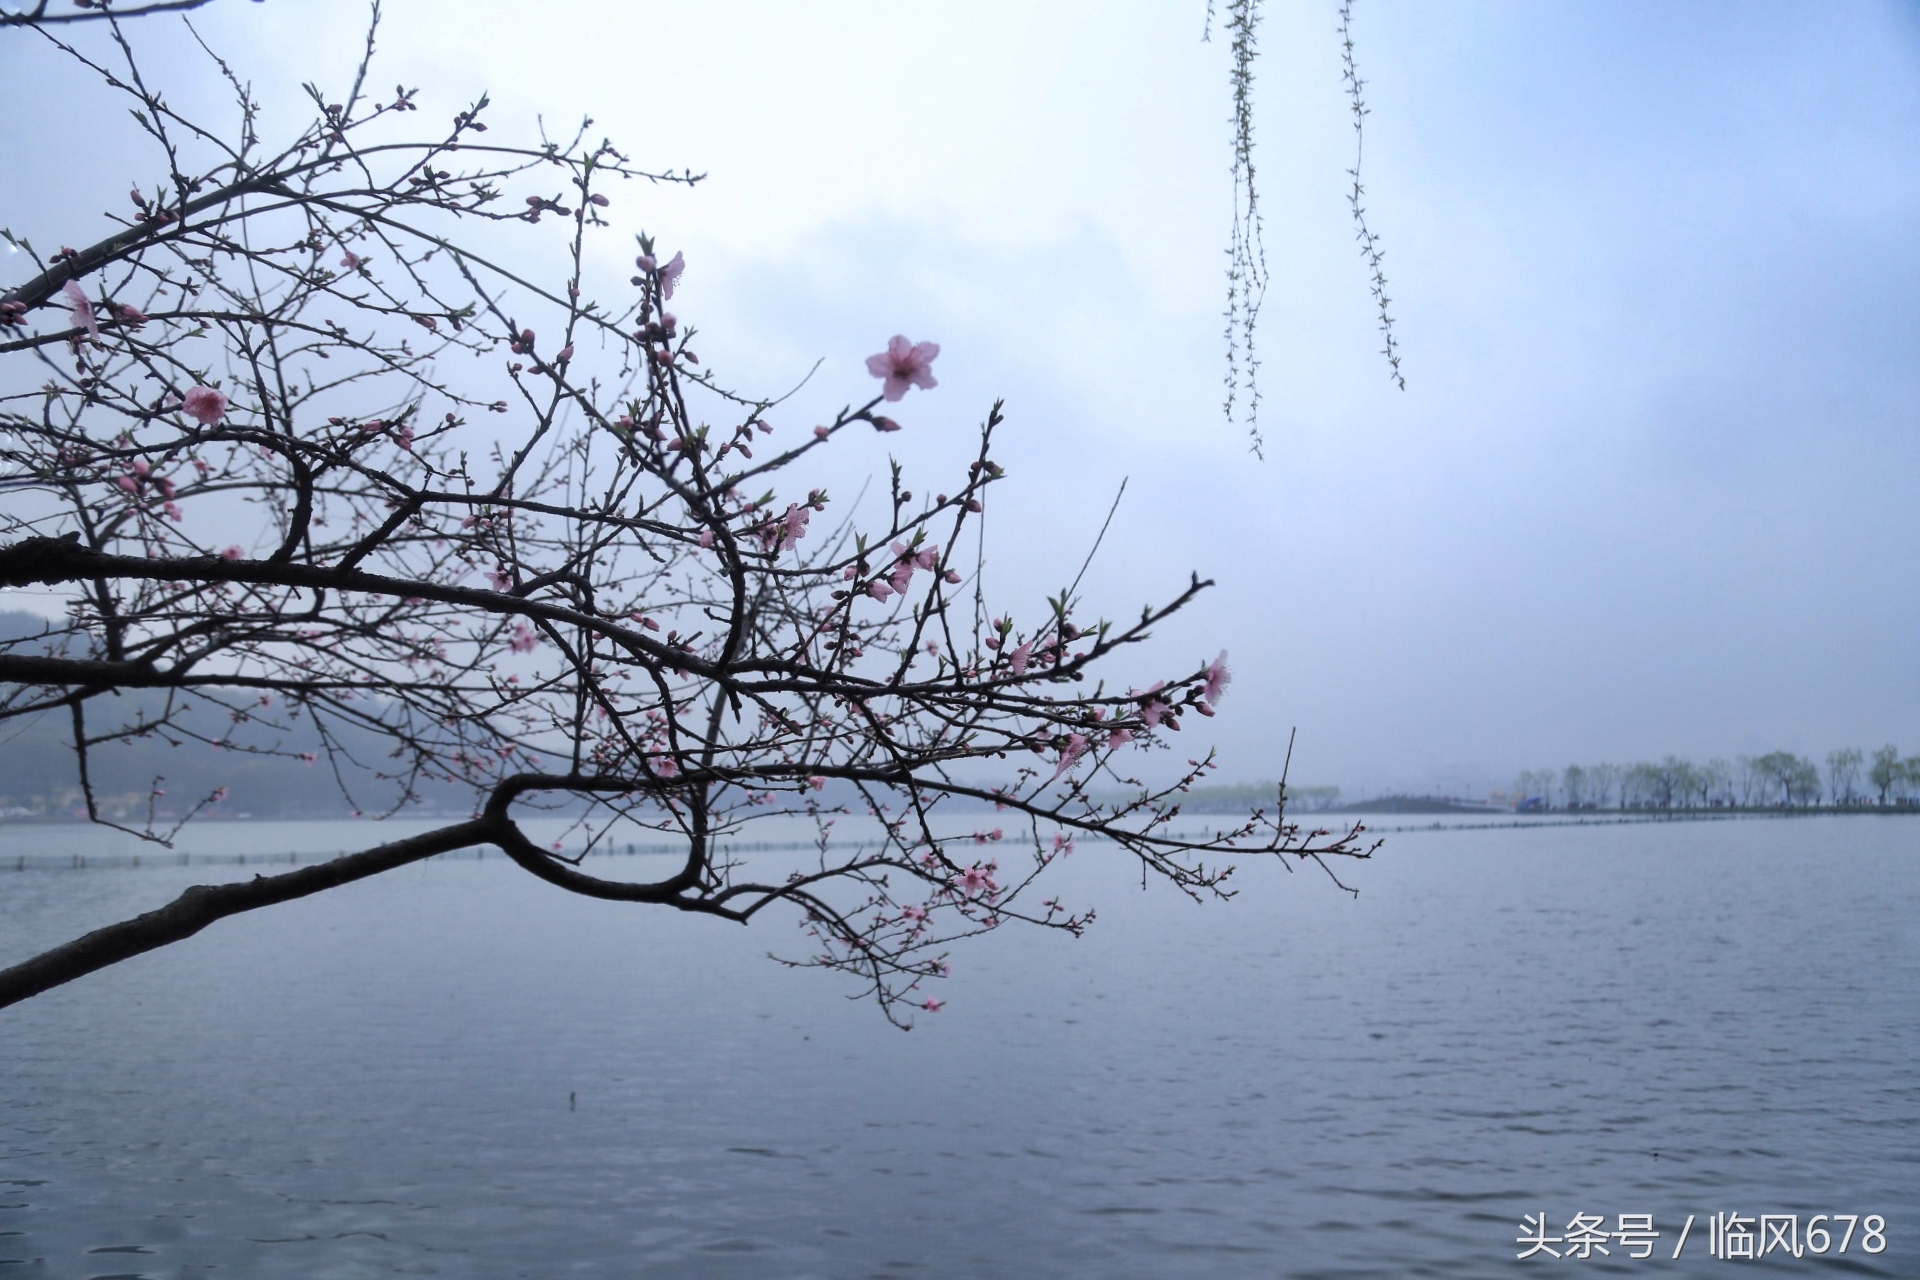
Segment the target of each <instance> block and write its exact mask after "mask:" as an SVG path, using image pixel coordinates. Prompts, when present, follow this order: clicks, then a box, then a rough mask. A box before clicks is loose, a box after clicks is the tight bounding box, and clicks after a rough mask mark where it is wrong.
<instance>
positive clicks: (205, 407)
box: [180, 386, 227, 427]
mask: <svg viewBox="0 0 1920 1280" xmlns="http://www.w3.org/2000/svg"><path fill="white" fill-rule="evenodd" d="M180 407H181V408H182V409H185V410H186V411H187V416H189V417H191V418H194V419H196V420H197V421H198V422H199V423H200V425H201V426H204V427H212V426H217V425H218V424H219V422H220V420H221V419H222V418H224V417H226V416H227V398H226V397H225V396H223V395H221V394H220V393H219V392H218V391H216V390H214V389H213V388H212V387H199V386H194V387H188V388H187V394H186V395H184V396H182V397H180Z"/></svg>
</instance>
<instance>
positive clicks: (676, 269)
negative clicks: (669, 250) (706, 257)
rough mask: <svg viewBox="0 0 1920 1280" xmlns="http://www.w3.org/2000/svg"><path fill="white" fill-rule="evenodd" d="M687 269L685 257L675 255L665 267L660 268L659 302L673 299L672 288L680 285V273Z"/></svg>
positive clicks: (678, 254)
mask: <svg viewBox="0 0 1920 1280" xmlns="http://www.w3.org/2000/svg"><path fill="white" fill-rule="evenodd" d="M686 269H687V259H686V255H684V254H681V253H675V254H674V255H673V257H672V258H671V259H669V260H668V262H667V265H666V266H664V267H662V268H660V300H661V301H662V302H665V301H666V300H667V299H669V298H671V297H673V289H674V286H675V285H677V284H679V283H680V273H681V272H683V271H685V270H686Z"/></svg>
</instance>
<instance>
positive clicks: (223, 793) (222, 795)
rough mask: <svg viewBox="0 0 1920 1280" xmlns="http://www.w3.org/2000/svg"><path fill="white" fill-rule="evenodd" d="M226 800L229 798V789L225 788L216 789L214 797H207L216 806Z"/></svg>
mask: <svg viewBox="0 0 1920 1280" xmlns="http://www.w3.org/2000/svg"><path fill="white" fill-rule="evenodd" d="M226 798H227V789H226V788H225V787H220V788H218V789H216V790H215V791H214V793H213V794H212V795H210V796H208V797H207V799H208V800H210V801H212V802H213V803H214V804H219V803H220V802H221V801H222V800H225V799H226Z"/></svg>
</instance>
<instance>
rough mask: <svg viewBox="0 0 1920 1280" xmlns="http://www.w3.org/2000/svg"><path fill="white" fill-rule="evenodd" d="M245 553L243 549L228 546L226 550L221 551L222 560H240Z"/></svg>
mask: <svg viewBox="0 0 1920 1280" xmlns="http://www.w3.org/2000/svg"><path fill="white" fill-rule="evenodd" d="M245 554H246V553H245V552H243V551H241V550H240V548H238V547H228V548H227V549H226V550H225V551H222V552H221V553H220V558H221V559H222V560H238V559H239V558H240V557H241V556H242V555H245Z"/></svg>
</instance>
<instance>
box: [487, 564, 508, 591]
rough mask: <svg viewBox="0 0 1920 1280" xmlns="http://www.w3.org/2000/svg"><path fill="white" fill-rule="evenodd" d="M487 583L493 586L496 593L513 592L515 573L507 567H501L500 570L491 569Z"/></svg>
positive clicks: (488, 572)
mask: <svg viewBox="0 0 1920 1280" xmlns="http://www.w3.org/2000/svg"><path fill="white" fill-rule="evenodd" d="M487 581H488V582H490V583H492V584H493V589H494V590H495V591H511V590H512V589H513V572H512V571H511V570H510V569H508V568H507V566H505V565H501V566H500V567H499V568H498V569H489V570H488V571H487Z"/></svg>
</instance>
